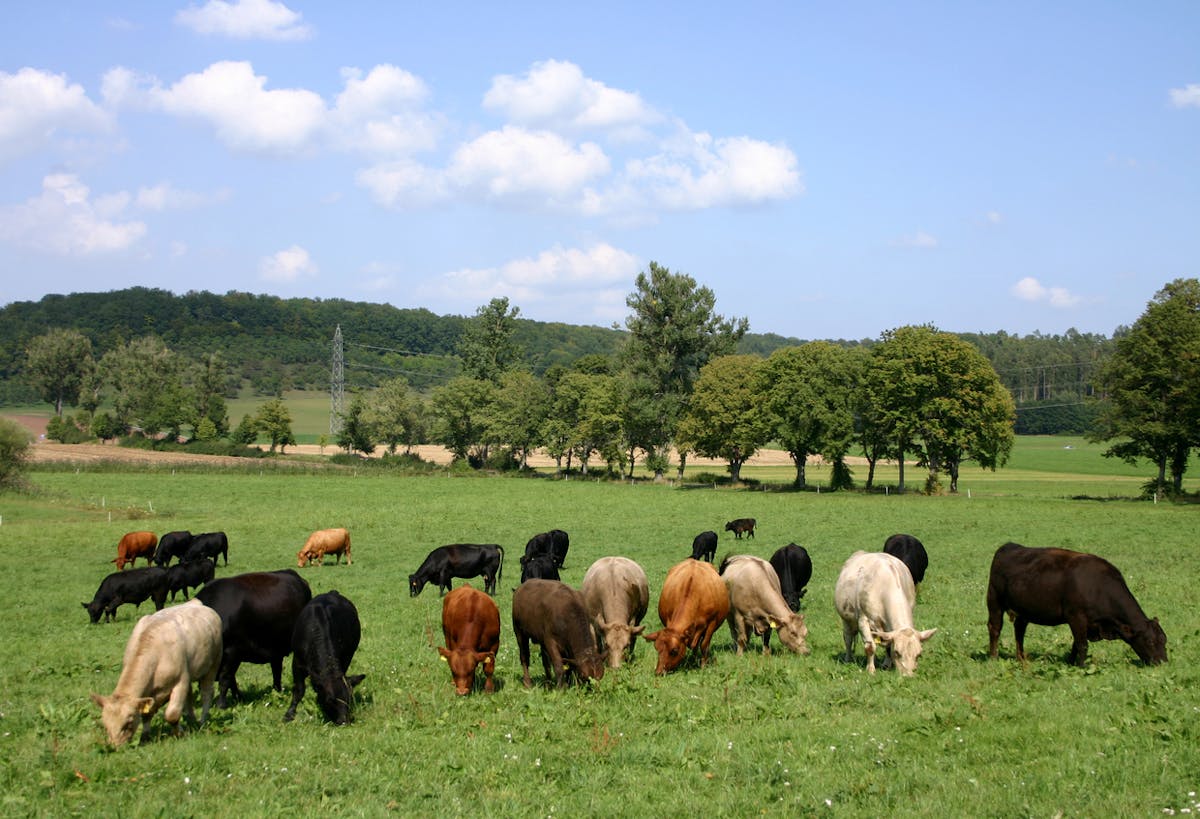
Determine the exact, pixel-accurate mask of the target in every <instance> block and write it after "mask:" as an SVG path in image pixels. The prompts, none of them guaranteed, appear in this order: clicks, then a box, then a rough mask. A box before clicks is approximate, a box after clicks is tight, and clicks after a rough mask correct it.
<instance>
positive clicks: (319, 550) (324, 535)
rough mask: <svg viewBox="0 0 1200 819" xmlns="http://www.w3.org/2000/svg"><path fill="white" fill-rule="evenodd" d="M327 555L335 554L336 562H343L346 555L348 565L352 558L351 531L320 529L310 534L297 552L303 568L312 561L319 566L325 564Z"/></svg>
mask: <svg viewBox="0 0 1200 819" xmlns="http://www.w3.org/2000/svg"><path fill="white" fill-rule="evenodd" d="M325 555H335V556H336V557H337V560H336V562H337V563H341V562H342V555H345V556H346V565H347V566H349V565H350V563H351V560H350V533H349V532H347V531H346V530H345V529H320V530H318V531H316V532H313V533H312V534H311V535H309V536H308V540H307V541H305V543H304V548H303V549H301V550H300V551H299V552H297V553H296V561H297V563H298V565H299V567H300V568H301V569H303V568H304V567H305V566H306V565H307V564H308V563H309V562H310V561H311V562H313V563H316V564H317V565H318V566H323V565H324V564H325Z"/></svg>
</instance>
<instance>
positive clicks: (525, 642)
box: [513, 628, 533, 688]
mask: <svg viewBox="0 0 1200 819" xmlns="http://www.w3.org/2000/svg"><path fill="white" fill-rule="evenodd" d="M513 631H514V632H515V635H516V638H517V654H518V655H519V656H520V658H521V669H522V670H523V671H524V672H525V676H524V683H525V687H526V688H532V687H533V679H532V678H531V677H530V676H529V637H528V636H527V635H526V634H525V632H523V631H519V630H517V629H516V628H514V629H513Z"/></svg>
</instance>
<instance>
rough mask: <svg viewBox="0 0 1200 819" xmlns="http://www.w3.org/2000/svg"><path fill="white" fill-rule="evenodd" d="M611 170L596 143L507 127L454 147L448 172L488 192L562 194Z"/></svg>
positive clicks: (453, 178)
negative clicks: (572, 140)
mask: <svg viewBox="0 0 1200 819" xmlns="http://www.w3.org/2000/svg"><path fill="white" fill-rule="evenodd" d="M608 170H609V160H608V157H607V156H605V154H604V151H602V150H601V149H600V146H598V145H596V144H595V143H593V142H584V143H582V144H580V145H578V146H575V145H572V144H571V143H570V142H568V141H567V140H565V139H563V138H562V137H560V136H558V135H557V134H554V133H551V132H549V131H527V130H525V129H524V128H518V127H515V126H507V127H505V128H504V129H503V130H500V131H490V132H488V133H486V134H484V135H482V136H480V137H479V138H477V139H475V140H472V141H471V142H468V143H466V144H464V145H462V146H460V147H459V148H458V150H457V151H455V153H454V156H453V158H452V159H451V161H450V167H449V169H448V170H447V177H448V178H449V179H450V180H451V181H452V182H453V183H454V184H455V185H456V186H458V187H460V188H466V189H478V190H482V191H485V192H486V194H487V195H488V196H490V197H503V196H508V195H514V194H516V195H521V194H526V193H542V194H546V195H549V196H551V197H559V198H565V197H567V196H570V195H571V194H572V193H574V192H576V191H578V190H579V189H580V188H581V187H583V186H584V185H585V184H587V183H588V182H590V181H592V180H593V179H596V178H597V177H600V176H602V175H604V174H606V173H608Z"/></svg>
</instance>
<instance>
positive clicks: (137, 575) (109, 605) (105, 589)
mask: <svg viewBox="0 0 1200 819" xmlns="http://www.w3.org/2000/svg"><path fill="white" fill-rule="evenodd" d="M146 599H150V600H153V601H154V610H155V611H161V610H162V607H163V605H165V604H166V602H167V570H166V569H160V568H159V567H158V566H143V567H142V568H140V569H130V570H129V571H127V572H121V571H117V572H113V573H112V574H110V575H109V576H108V577H106V578H104V579H103V580H101V581H100V587H99V588H98V589H96V595H95V597H93V598H92V602H90V603H81V604H80V605H82V606H83V607H84V608H85V609H87V613H88V616H89V617H90V618H91V619H92V622H93V623H99V622H100V615H101V614H103V615H104V621H105V622H109V621H111V620H115V619H116V617H117V607H118V606H121V605H123V604H125V603H132V604H133V605H134V607H137V606H139V605H141V603H142V601H143V600H146Z"/></svg>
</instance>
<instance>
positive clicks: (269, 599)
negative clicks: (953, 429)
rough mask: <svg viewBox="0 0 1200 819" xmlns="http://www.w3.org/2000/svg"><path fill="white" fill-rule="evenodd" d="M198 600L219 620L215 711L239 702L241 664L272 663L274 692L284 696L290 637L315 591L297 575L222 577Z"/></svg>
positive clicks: (290, 572)
mask: <svg viewBox="0 0 1200 819" xmlns="http://www.w3.org/2000/svg"><path fill="white" fill-rule="evenodd" d="M196 599H197V600H199V601H201V602H202V603H204V605H206V606H209V607H210V608H213V609H215V610H216V612H217V614H219V615H221V639H222V642H223V644H224V647H223V650H222V654H221V670H220V674H219V676H220V680H221V691H220V694H219V695H218V697H217V705H218V706H219V707H221V708H224V707H225V706H226V705H227V704H228V699H227V696H228V694H229V692H230V691H232V692H233V696H234V699H238V698H240V697H241V695H242V694H241V690H240V689H239V688H238V684H237V670H238V666H240V665H241V664H242V663H270V664H271V678H272V682H273V683H274V686H275V690H276V691H282V690H283V658H284V657H286V656H287V655H288V653H289V652H291V650H292V631H293V630H294V629H295V627H296V619H297V618H298V617H299V616H300V611H301V610H302V609H303V608H304V606H305V605H307V603H308V601H309V600H311V599H312V590H311V589H309V587H308V584H307V583H305V582H304V580H303V579H302V578H301V577H300V575H298V574H296V571H295V570H294V569H283V570H281V571H277V572H249V573H247V574H238V575H234V576H233V577H222V578H219V579H217V580H214V581H212V582H211V583H208V584H207V585H205V587H204V588H202V589H201V590H200V591H198V592H196Z"/></svg>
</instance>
